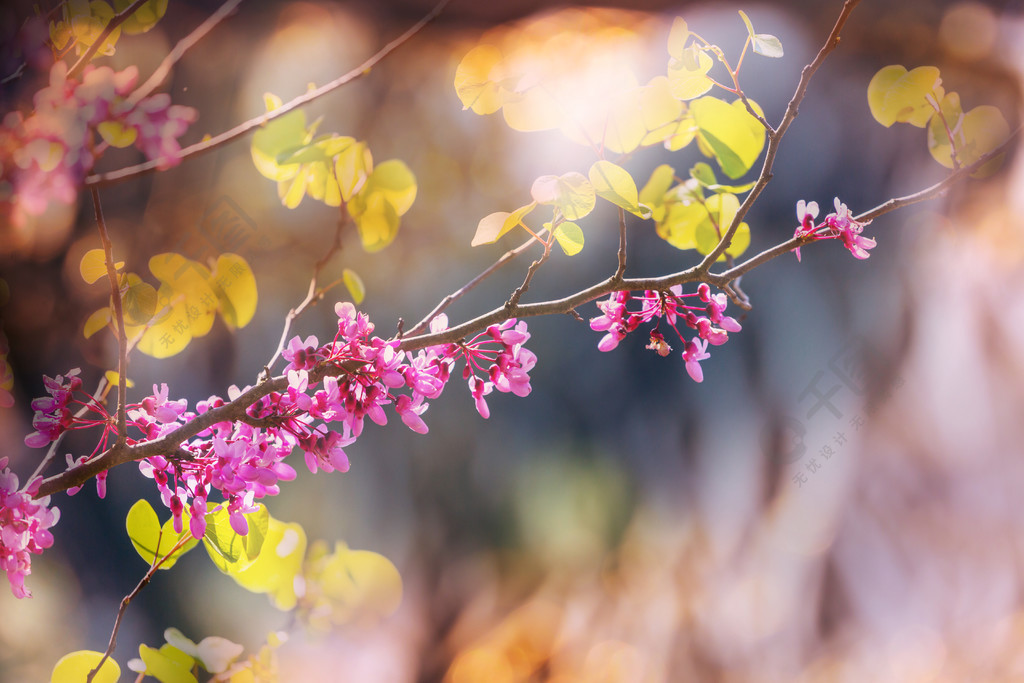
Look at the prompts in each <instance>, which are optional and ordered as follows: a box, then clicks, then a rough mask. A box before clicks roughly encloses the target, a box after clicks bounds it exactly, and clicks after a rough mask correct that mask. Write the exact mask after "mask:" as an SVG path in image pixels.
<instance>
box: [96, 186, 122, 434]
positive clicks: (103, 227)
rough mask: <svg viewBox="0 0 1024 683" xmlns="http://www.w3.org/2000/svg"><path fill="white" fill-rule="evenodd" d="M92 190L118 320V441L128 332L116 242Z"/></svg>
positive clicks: (98, 194) (115, 316)
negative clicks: (115, 254)
mask: <svg viewBox="0 0 1024 683" xmlns="http://www.w3.org/2000/svg"><path fill="white" fill-rule="evenodd" d="M90 189H91V191H92V205H93V207H94V208H95V210H96V227H97V229H98V230H99V233H100V241H101V242H102V243H103V261H104V263H105V264H106V266H107V281H108V282H110V305H111V306H113V307H114V320H115V323H116V324H117V375H118V376H117V442H118V443H119V444H123V443H124V441H125V438H126V437H127V432H128V426H127V424H128V422H127V417H126V413H127V409H126V406H127V405H128V380H127V376H126V375H127V373H128V334H127V332H126V330H125V327H124V308H123V306H122V304H121V287H120V285H119V284H118V281H117V271H116V270H115V268H114V245H113V244H112V243H111V241H110V235H109V234H108V233H107V223H106V221H104V220H103V208H102V207H101V206H100V191H99V189H98V188H96V187H93V188H90Z"/></svg>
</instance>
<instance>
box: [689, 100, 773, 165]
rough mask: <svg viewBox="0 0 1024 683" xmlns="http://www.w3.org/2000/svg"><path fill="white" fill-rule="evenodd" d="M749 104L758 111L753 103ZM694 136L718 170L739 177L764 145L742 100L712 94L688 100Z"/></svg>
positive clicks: (761, 133)
mask: <svg viewBox="0 0 1024 683" xmlns="http://www.w3.org/2000/svg"><path fill="white" fill-rule="evenodd" d="M751 106H754V107H755V111H758V113H760V111H759V109H758V108H757V107H756V105H755V103H754V102H753V101H751ZM690 111H691V113H692V114H693V118H694V121H696V122H697V128H698V136H699V138H700V139H701V140H702V142H704V143H705V144H706V145H707V147H708V148H709V149H710V150H711V152H712V155H713V156H714V158H715V159H716V160H717V161H718V165H719V166H720V167H721V169H722V171H723V172H724V173H725V174H726V175H727V176H729V177H730V178H739V177H740V176H742V175H743V174H745V173H746V172H747V171H749V170H750V168H751V166H753V165H754V162H755V161H757V158H758V157H759V156H760V155H761V150H762V149H764V141H765V131H764V128H763V127H762V126H761V123H760V122H759V121H758V120H757V119H755V118H754V117H753V116H751V115H750V113H749V112H747V110H746V107H745V106H744V105H743V102H742V101H740V100H736V101H735V102H733V103H732V104H727V103H726V102H723V101H722V100H720V99H718V98H716V97H702V98H700V99H699V100H695V101H694V102H692V103H691V104H690Z"/></svg>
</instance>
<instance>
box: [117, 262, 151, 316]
mask: <svg viewBox="0 0 1024 683" xmlns="http://www.w3.org/2000/svg"><path fill="white" fill-rule="evenodd" d="M127 284H128V286H127V287H126V288H125V289H124V290H123V294H122V295H121V310H122V312H123V313H124V322H125V325H145V324H146V323H147V322H149V321H150V320H151V319H152V318H153V315H154V314H155V313H156V307H157V293H156V289H155V288H154V287H153V285H151V284H149V283H148V282H144V281H143V280H142V279H141V278H140V277H139V276H138V275H136V274H135V273H128V278H127Z"/></svg>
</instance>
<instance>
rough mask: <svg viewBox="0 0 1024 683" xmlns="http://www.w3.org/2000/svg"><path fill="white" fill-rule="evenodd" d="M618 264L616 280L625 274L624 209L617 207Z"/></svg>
mask: <svg viewBox="0 0 1024 683" xmlns="http://www.w3.org/2000/svg"><path fill="white" fill-rule="evenodd" d="M618 259H619V265H618V267H617V268H616V269H615V275H614V276H613V277H614V278H615V279H616V280H621V279H622V278H623V277H624V276H625V275H626V211H625V210H624V209H623V208H622V207H621V206H620V207H619V253H618Z"/></svg>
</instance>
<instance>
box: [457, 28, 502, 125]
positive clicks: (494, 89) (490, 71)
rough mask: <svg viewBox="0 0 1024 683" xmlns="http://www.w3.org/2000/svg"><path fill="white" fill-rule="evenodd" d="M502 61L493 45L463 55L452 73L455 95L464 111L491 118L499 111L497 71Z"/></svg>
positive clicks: (499, 52) (480, 47)
mask: <svg viewBox="0 0 1024 683" xmlns="http://www.w3.org/2000/svg"><path fill="white" fill-rule="evenodd" d="M501 61H502V56H501V51H500V50H499V49H498V48H496V47H494V46H493V45H478V46H477V47H474V48H473V49H472V50H470V51H469V52H468V53H466V56H465V57H463V58H462V61H461V62H459V66H458V68H456V69H455V94H456V95H458V96H459V100H460V101H461V102H462V108H463V110H466V109H472V110H473V111H474V112H475V113H477V114H493V113H494V112H496V111H498V109H500V108H501V94H500V90H499V86H498V83H497V82H496V81H497V80H500V76H498V77H497V78H494V77H492V75H493V76H497V73H496V69H497V67H498V65H499V64H500V63H501Z"/></svg>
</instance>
